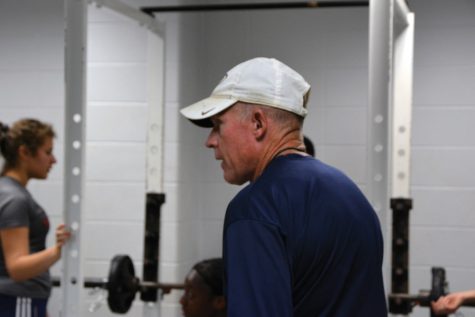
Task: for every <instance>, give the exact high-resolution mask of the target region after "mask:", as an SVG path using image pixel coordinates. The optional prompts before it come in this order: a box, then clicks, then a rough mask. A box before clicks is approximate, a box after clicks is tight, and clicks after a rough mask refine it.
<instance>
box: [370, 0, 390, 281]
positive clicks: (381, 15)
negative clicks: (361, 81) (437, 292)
mask: <svg viewBox="0 0 475 317" xmlns="http://www.w3.org/2000/svg"><path fill="white" fill-rule="evenodd" d="M390 3H391V0H371V1H370V6H369V60H368V65H369V92H368V102H369V104H368V112H367V118H368V120H367V122H368V130H367V142H366V143H367V160H366V173H367V174H366V192H367V195H368V199H369V200H370V202H371V204H372V205H373V208H374V209H375V210H376V212H377V213H378V216H379V219H380V222H381V226H382V227H383V234H384V238H385V239H384V240H385V241H387V236H388V233H387V230H388V227H389V226H388V223H387V221H388V216H387V215H388V213H389V203H388V202H389V199H388V196H389V172H388V161H389V152H388V151H389V145H388V144H389V131H388V130H389V128H388V127H389V91H390V86H389V84H390V76H391V74H390V69H391V60H390V56H391V54H390V50H391V39H392V38H391V28H390V25H391V22H390V21H391V19H390ZM384 229H386V230H384ZM388 246H390V244H388V243H387V242H386V244H385V249H388V248H387V247H388ZM384 273H385V274H384V277H385V280H386V281H387V280H388V275H389V274H388V273H389V265H388V258H387V257H385V258H384ZM385 285H388V284H387V282H386V283H385Z"/></svg>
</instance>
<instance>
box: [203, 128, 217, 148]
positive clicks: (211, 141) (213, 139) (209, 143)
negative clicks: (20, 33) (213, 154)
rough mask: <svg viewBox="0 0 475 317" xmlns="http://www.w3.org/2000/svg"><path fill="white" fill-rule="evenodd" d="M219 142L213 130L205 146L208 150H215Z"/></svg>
mask: <svg viewBox="0 0 475 317" xmlns="http://www.w3.org/2000/svg"><path fill="white" fill-rule="evenodd" d="M216 145H217V142H216V133H215V132H214V130H211V132H210V133H209V135H208V138H207V139H206V142H205V146H206V147H208V148H214V147H216Z"/></svg>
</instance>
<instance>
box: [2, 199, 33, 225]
mask: <svg viewBox="0 0 475 317" xmlns="http://www.w3.org/2000/svg"><path fill="white" fill-rule="evenodd" d="M28 208H29V206H28V202H27V201H26V200H25V199H23V198H22V197H11V198H8V199H6V200H5V201H3V202H2V203H1V204H0V229H6V228H16V227H28V225H29V219H28Z"/></svg>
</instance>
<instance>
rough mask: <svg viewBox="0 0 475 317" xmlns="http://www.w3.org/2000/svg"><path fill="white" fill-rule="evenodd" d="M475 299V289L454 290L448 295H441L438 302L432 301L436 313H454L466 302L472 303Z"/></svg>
mask: <svg viewBox="0 0 475 317" xmlns="http://www.w3.org/2000/svg"><path fill="white" fill-rule="evenodd" d="M474 301H475V289H474V290H468V291H462V292H454V293H451V294H448V295H446V296H442V297H440V298H439V299H438V300H437V301H436V302H432V309H433V310H434V312H435V313H436V314H451V313H454V312H455V311H456V310H457V309H459V307H460V306H461V305H462V304H464V303H469V302H470V303H472V302H474Z"/></svg>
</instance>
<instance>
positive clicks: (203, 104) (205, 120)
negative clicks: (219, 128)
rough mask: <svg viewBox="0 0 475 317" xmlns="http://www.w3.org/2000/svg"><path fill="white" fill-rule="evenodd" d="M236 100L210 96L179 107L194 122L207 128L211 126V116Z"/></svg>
mask: <svg viewBox="0 0 475 317" xmlns="http://www.w3.org/2000/svg"><path fill="white" fill-rule="evenodd" d="M236 102H237V100H236V99H233V98H226V97H216V96H211V97H208V98H206V99H203V100H200V101H198V102H197V103H194V104H192V105H190V106H188V107H186V108H183V109H181V110H180V112H181V114H182V115H183V116H185V117H186V118H187V119H189V120H190V121H191V122H193V123H194V124H196V125H198V126H200V127H205V128H209V127H212V126H213V124H212V122H211V120H210V118H211V117H212V116H214V115H216V114H218V113H220V112H221V111H223V110H225V109H227V108H229V107H230V106H232V105H234V104H235V103H236Z"/></svg>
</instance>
